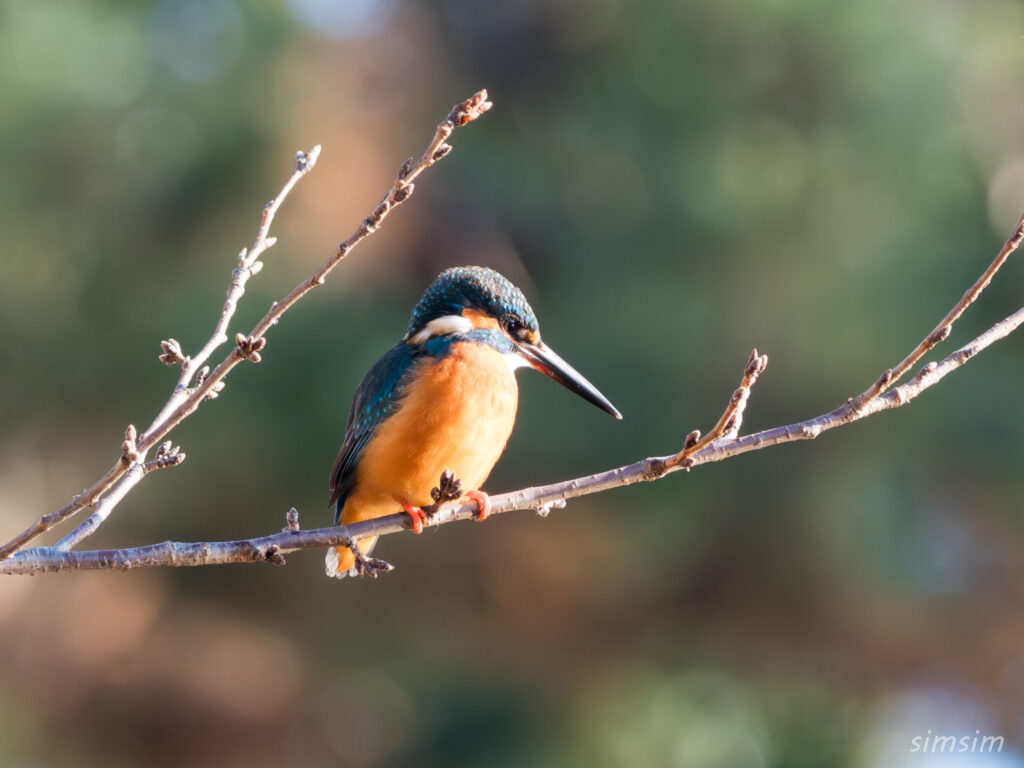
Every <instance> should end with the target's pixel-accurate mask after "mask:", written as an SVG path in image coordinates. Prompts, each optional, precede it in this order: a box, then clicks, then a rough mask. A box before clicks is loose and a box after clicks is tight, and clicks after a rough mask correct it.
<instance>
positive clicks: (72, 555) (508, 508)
mask: <svg viewBox="0 0 1024 768" xmlns="http://www.w3.org/2000/svg"><path fill="white" fill-rule="evenodd" d="M1022 324H1024V308H1021V309H1019V310H1018V311H1017V312H1015V313H1014V314H1013V315H1010V316H1009V317H1008V318H1006V319H1005V320H1002V321H1001V322H999V323H996V324H995V325H994V326H992V327H991V328H989V329H988V330H987V331H985V333H983V334H981V335H980V336H978V337H977V338H976V339H974V340H973V341H971V342H970V343H969V344H966V345H965V346H963V347H960V349H958V350H956V351H955V352H953V353H952V354H950V355H949V356H948V357H946V358H945V359H943V360H942V361H941V362H938V363H934V362H932V363H928V364H927V365H925V366H924V367H923V368H922V369H921V370H920V372H919V373H918V374H917V375H916V376H915V377H914V378H913V379H911V380H910V381H909V382H907V383H906V384H904V385H902V386H899V387H896V388H894V389H892V390H891V391H889V392H887V393H885V394H884V395H881V396H879V397H877V398H876V399H875V400H873V401H872V402H871V403H870V404H868V405H867V406H866V407H863V408H855V407H854V398H851V399H849V400H847V402H846V403H844V404H843V405H841V406H840V407H839V408H836V409H835V410H834V411H831V412H829V413H826V414H822V415H821V416H817V417H815V418H813V419H808V420H806V421H801V422H797V423H795V424H787V425H786V426H783V427H776V428H775V429H768V430H764V431H762V432H756V433H754V434H750V435H745V436H743V437H735V436H730V435H729V434H728V430H727V429H722V430H721V433H722V434H721V436H720V437H718V438H717V439H714V440H712V441H710V442H706V443H704V446H703V447H702V448H700V449H699V450H690V451H689V452H688V453H687V449H688V448H693V446H694V445H696V442H695V439H694V438H692V437H691V436H692V434H693V433H690V435H688V436H687V440H685V441H684V446H683V450H681V451H680V452H679V453H676V454H672V455H670V456H662V457H654V458H649V459H643V460H642V461H638V462H635V463H633V464H628V465H626V466H622V467H617V468H615V469H611V470H608V471H606V472H600V473H598V474H595V475H588V476H586V477H579V478H576V479H574V480H566V481H563V482H560V483H553V484H551V485H543V486H538V487H534V488H523V489H521V490H518V491H513V492H511V493H503V494H500V495H495V496H491V515H497V514H502V513H505V512H513V511H516V510H527V509H532V510H536V511H537V512H538V513H539V514H541V515H545V516H546V515H547V513H548V511H550V509H551V508H552V507H561V506H564V503H565V502H566V501H567V500H569V499H573V498H577V497H580V496H587V495H590V494H593V493H601V492H602V491H607V490H610V489H612V488H619V487H621V486H624V485H632V484H633V483H642V482H650V481H654V480H659V479H661V478H662V477H665V476H666V475H668V474H671V473H673V472H677V471H679V470H680V469H689V468H691V467H695V466H699V465H701V464H709V463H711V462H714V461H723V460H725V459H729V458H732V457H733V456H738V455H740V454H741V453H748V452H750V451H756V450H761V449H763V448H768V447H770V446H773V445H781V444H783V443H792V442H795V441H797V440H812V439H814V438H816V437H817V436H818V435H820V434H821V433H822V432H825V431H827V430H829V429H834V428H835V427H839V426H842V425H843V424H849V423H850V422H853V421H857V420H859V419H863V418H866V417H867V416H870V415H872V414H875V413H879V412H881V411H883V410H887V409H890V408H899V407H902V406H904V405H906V404H907V403H909V402H911V401H912V400H913V399H914V398H916V397H917V396H918V395H919V394H921V393H922V392H923V391H924V390H926V389H928V388H929V387H932V386H934V385H935V384H937V383H938V382H939V381H941V380H942V379H943V378H944V377H945V376H947V375H948V374H949V373H951V372H953V371H954V370H956V369H957V368H959V367H961V366H963V365H964V364H965V363H967V361H968V360H970V359H971V358H973V357H974V356H975V355H977V354H978V353H979V352H981V351H982V350H984V349H986V348H987V347H989V346H991V345H992V344H994V343H995V342H997V341H999V340H1000V339H1003V338H1005V337H1006V336H1008V335H1009V334H1011V333H1012V332H1013V331H1015V330H1016V329H1017V328H1019V327H1020V326H1021V325H1022ZM756 352H757V350H755V351H754V353H752V354H751V356H750V360H749V361H748V364H747V367H746V369H745V371H744V377H743V381H744V382H747V381H748V379H749V380H750V381H749V384H748V385H747V386H746V387H744V386H743V385H742V384H741V387H740V389H738V390H737V393H735V394H734V395H733V397H732V398H730V401H729V403H730V404H729V406H728V407H727V408H726V415H725V416H723V419H725V420H726V421H728V419H729V413H730V411H732V412H733V413H735V412H736V410H737V406H738V402H737V401H738V400H739V401H740V402H746V399H747V397H749V393H750V385H752V384H753V381H754V380H756V375H753V376H751V375H750V374H751V373H752V369H753V368H759V370H758V371H757V373H758V374H759V373H760V372H762V371H763V370H764V365H765V363H766V359H765V358H763V357H758V356H757V354H756ZM762 360H764V361H765V362H760V361H762ZM744 389H745V390H746V394H745V396H742V397H741V398H739V397H737V395H738V394H739V393H741V392H743V390H744ZM722 423H723V420H722V419H720V420H719V423H718V425H716V428H715V429H713V430H712V431H711V432H710V433H709V436H710V435H711V434H713V433H714V432H715V431H716V430H717V429H718V427H719V426H720V425H722ZM691 441H693V442H692V444H691V445H687V443H688V442H691ZM680 456H683V458H685V459H686V460H685V461H683V460H681V459H680ZM477 511H478V510H477V505H476V502H471V503H469V504H458V503H454V504H445V505H443V506H441V508H440V509H439V510H438V511H437V512H436V513H435V514H434V515H433V516H431V517H428V518H427V521H426V523H425V525H426V526H427V527H429V526H441V525H447V524H448V523H454V522H456V521H459V520H470V519H472V518H473V517H474V516H475V515H476V513H477ZM287 522H288V524H287V526H286V527H285V528H284V530H283V531H281V533H275V534H272V535H269V536H261V537H258V538H252V539H240V540H238V541H213V542H188V543H186V542H173V541H165V542H163V543H161V544H151V545H149V546H144V547H132V548H127V549H113V550H110V549H108V550H93V551H79V552H74V551H72V552H67V551H61V550H58V549H56V548H52V547H38V548H35V549H29V550H25V551H22V552H19V553H17V554H16V555H14V556H13V557H10V558H8V559H7V560H4V561H0V574H6V575H18V574H33V573H44V572H57V571H65V570H118V571H125V570H130V569H132V568H152V567H157V566H179V567H180V566H196V565H223V564H226V563H253V562H269V563H272V564H274V565H284V563H285V559H284V555H286V554H288V553H290V552H295V551H298V550H303V549H318V548H322V547H330V546H338V545H344V544H347V543H348V542H350V541H354V540H356V541H357V540H359V539H362V538H365V537H370V536H386V535H388V534H392V533H398V532H399V531H402V530H406V529H410V528H411V527H412V526H411V523H410V521H409V516H408V515H406V514H405V513H404V512H399V513H396V514H394V515H387V516H386V517H379V518H376V519H373V520H365V521H362V522H359V523H353V524H352V525H343V526H336V527H332V528H313V529H309V530H300V529H299V527H298V518H297V514H296V513H295V511H294V510H291V511H289V513H288V516H287Z"/></svg>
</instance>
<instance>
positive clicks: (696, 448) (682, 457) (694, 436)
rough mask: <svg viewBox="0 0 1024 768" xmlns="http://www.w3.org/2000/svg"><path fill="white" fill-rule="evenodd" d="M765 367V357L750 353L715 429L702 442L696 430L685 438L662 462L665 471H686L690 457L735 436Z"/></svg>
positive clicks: (689, 464) (691, 460) (766, 363)
mask: <svg viewBox="0 0 1024 768" xmlns="http://www.w3.org/2000/svg"><path fill="white" fill-rule="evenodd" d="M767 367H768V355H759V354H757V349H756V348H755V349H754V350H753V351H752V352H751V353H750V357H748V358H747V365H746V367H745V368H744V369H743V378H742V379H741V380H740V385H739V387H738V388H737V389H736V391H735V392H733V393H732V397H730V398H729V403H728V405H726V406H725V410H724V411H723V412H722V416H721V418H719V419H718V422H717V423H716V424H715V426H713V427H712V428H711V431H710V432H708V433H707V434H706V435H705V436H704V437H703V438H702V437H701V436H700V430H696V429H695V430H694V431H693V432H691V433H690V434H688V435H687V436H686V439H685V440H684V441H683V448H682V450H681V451H679V453H677V454H676V455H675V456H672V457H670V458H669V459H667V460H666V463H665V468H666V469H679V468H682V469H688V468H689V467H692V466H693V464H694V462H693V456H694V454H697V453H700V452H701V451H702V450H704V449H705V448H706V447H707V446H709V445H711V443H713V442H715V440H718V439H720V438H722V437H726V436H732V437H735V436H736V435H738V434H739V431H740V426H741V424H742V422H743V411H744V410H745V409H746V407H747V400H748V398H749V397H750V389H751V387H753V386H754V384H755V383H756V382H757V377H758V376H760V375H761V374H762V373H764V369H765V368H767Z"/></svg>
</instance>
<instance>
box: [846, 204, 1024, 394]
mask: <svg viewBox="0 0 1024 768" xmlns="http://www.w3.org/2000/svg"><path fill="white" fill-rule="evenodd" d="M1022 240H1024V216H1021V217H1020V219H1019V220H1018V221H1017V226H1016V227H1014V229H1013V233H1012V234H1011V235H1010V237H1009V238H1007V240H1006V242H1005V243H1003V247H1002V248H1000V249H999V253H997V254H996V257H995V258H994V259H993V260H992V263H991V264H989V265H988V267H987V268H986V269H985V271H984V272H982V273H981V277H979V278H978V279H977V280H976V281H975V282H974V285H972V286H971V287H970V288H968V289H967V292H966V293H964V295H963V296H961V297H960V301H958V302H957V303H956V304H954V305H953V308H952V309H951V310H949V312H948V313H947V314H946V316H945V317H944V318H942V320H940V321H939V324H938V325H937V326H935V329H934V330H933V331H932V332H931V333H929V334H928V335H927V336H925V337H924V339H923V340H922V341H921V343H920V344H918V345H917V346H916V347H915V348H914V351H913V352H911V353H910V354H909V355H907V356H906V357H905V358H903V359H902V360H901V361H900V362H899V363H898V364H897V365H896V367H895V368H891V369H889V370H887V371H884V372H883V373H882V375H881V376H879V377H878V379H877V380H876V381H875V383H874V384H872V385H871V386H870V387H868V388H867V389H866V390H864V392H862V393H861V394H859V395H857V397H855V398H854V399H853V406H854V408H856V409H861V408H864V407H865V406H867V404H868V403H870V402H871V401H872V400H874V399H875V398H876V397H878V396H879V395H881V394H882V393H883V392H885V391H886V390H887V389H888V388H889V387H891V386H893V385H894V384H895V383H896V382H897V381H899V380H900V378H902V376H903V374H905V373H906V372H907V371H909V370H910V369H911V368H913V367H914V364H915V363H916V362H917V361H918V360H920V359H921V358H922V357H924V356H925V355H926V354H928V352H929V351H930V350H932V349H933V348H935V347H936V346H938V345H939V344H941V343H942V342H943V341H945V340H946V339H947V338H948V337H949V334H950V332H951V331H952V330H953V323H955V322H956V321H957V319H958V318H959V317H960V315H962V314H963V313H964V310H965V309H967V308H968V307H969V306H971V304H973V303H974V301H975V300H976V299H977V298H978V297H979V296H980V295H981V292H982V291H983V290H985V288H986V287H987V286H988V284H989V283H991V282H992V278H993V277H995V274H996V272H998V271H999V268H1000V267H1001V266H1003V264H1004V262H1005V261H1006V260H1007V259H1008V258H1010V254H1011V253H1013V252H1014V251H1016V250H1017V248H1018V247H1019V246H1020V244H1021V241H1022Z"/></svg>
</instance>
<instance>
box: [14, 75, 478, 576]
mask: <svg viewBox="0 0 1024 768" xmlns="http://www.w3.org/2000/svg"><path fill="white" fill-rule="evenodd" d="M490 107H491V102H490V101H488V100H487V91H484V90H482V91H479V92H478V93H476V94H474V95H473V96H472V97H470V98H469V99H467V100H466V101H463V102H461V103H459V104H456V105H455V107H454V108H453V109H452V110H451V112H449V114H448V116H447V117H446V118H445V119H444V120H442V121H441V122H440V124H438V126H437V129H436V131H435V132H434V137H433V139H432V140H431V141H430V143H429V145H428V146H427V149H426V150H425V151H424V152H423V154H422V155H421V156H420V159H419V160H417V161H416V162H415V163H414V162H413V160H412V158H409V159H408V160H406V161H405V163H403V164H402V166H401V168H399V169H398V174H397V176H396V178H395V181H394V183H393V184H392V186H391V189H389V190H388V192H387V193H386V194H385V195H384V197H383V199H382V200H381V201H380V203H378V204H377V206H376V207H375V208H374V209H373V211H371V213H370V215H369V216H367V217H366V218H365V219H363V221H362V222H361V223H360V224H359V227H358V228H357V229H356V231H355V232H354V233H353V234H352V235H351V236H350V237H349V238H348V239H347V240H345V241H343V242H342V243H341V244H340V245H339V246H338V248H337V250H336V251H335V252H334V253H333V254H332V255H331V256H330V258H328V259H327V261H326V262H324V264H323V265H321V266H320V268H319V269H317V270H316V271H315V272H314V273H313V274H312V275H311V276H310V277H309V278H307V279H306V280H304V281H302V282H301V283H299V285H297V286H296V287H295V288H294V289H292V291H291V292H290V293H288V294H287V295H286V296H285V297H284V298H282V299H281V300H279V301H275V302H274V303H273V304H272V305H271V306H270V309H269V310H268V311H267V313H266V315H264V316H263V319H262V320H260V321H259V322H258V323H257V324H256V326H255V327H254V328H253V329H252V331H250V332H249V333H248V334H245V335H243V334H238V335H237V336H236V345H235V348H234V349H233V350H232V351H231V352H230V353H229V354H228V356H227V357H226V358H224V360H223V361H221V363H220V364H219V365H217V367H216V368H214V369H213V370H212V371H209V370H208V369H206V368H205V367H200V366H202V365H203V364H204V363H205V362H206V360H207V359H209V357H210V356H211V355H212V354H213V352H214V351H215V350H216V349H217V348H218V347H219V346H220V345H221V344H223V343H224V342H225V341H227V328H228V325H229V323H230V321H231V318H232V317H233V316H234V312H235V307H236V306H237V303H238V300H239V299H240V298H241V296H242V295H243V293H244V292H245V284H246V282H247V281H248V280H249V278H250V277H252V276H253V275H255V274H256V273H257V272H259V270H260V267H261V266H262V265H261V264H260V262H258V261H257V259H258V258H259V256H260V255H262V253H263V252H264V251H266V249H267V248H270V247H271V246H273V245H274V243H275V242H276V239H275V238H272V237H268V235H269V232H270V226H271V224H272V223H273V220H274V216H275V215H276V213H277V210H278V209H279V208H280V206H281V203H283V202H284V199H285V197H287V195H288V193H289V192H290V191H291V190H292V188H293V187H294V186H295V184H296V183H298V181H299V179H300V178H302V176H304V175H305V174H306V173H308V172H309V171H310V170H311V169H312V167H313V166H314V164H315V163H316V160H317V157H318V156H319V153H320V147H319V145H318V146H316V147H314V148H313V149H312V150H311V151H310V152H309V153H308V154H307V153H305V152H299V153H298V154H297V156H296V163H295V169H294V171H293V172H292V174H291V176H289V178H288V181H287V182H285V185H284V187H283V188H282V189H281V192H280V193H278V195H277V197H275V198H274V199H273V200H271V201H270V202H269V203H268V204H267V205H266V207H265V208H264V209H263V217H262V220H261V222H260V227H259V229H258V230H257V234H256V240H255V241H254V242H253V245H252V247H250V248H249V249H248V250H245V249H243V250H242V251H241V252H240V253H239V255H238V266H237V268H236V269H235V270H234V271H233V272H232V279H231V284H230V286H229V287H228V295H227V301H226V302H225V303H224V307H223V310H222V312H221V316H220V319H219V320H218V322H217V326H216V328H215V329H214V333H213V335H212V336H211V337H210V340H209V341H208V342H207V343H206V344H205V345H204V346H203V348H202V349H201V350H200V351H199V353H198V354H197V355H196V356H195V357H194V358H189V357H187V356H185V355H184V354H183V353H182V351H181V347H180V345H179V344H178V342H177V341H175V340H174V339H169V340H167V341H165V342H163V343H162V344H161V348H162V349H163V354H161V355H160V360H161V362H163V363H166V364H168V365H180V366H181V369H182V371H181V376H180V377H179V379H178V384H177V385H176V386H175V388H174V392H173V393H172V394H171V397H170V398H169V399H168V401H167V403H166V404H165V405H164V406H163V408H161V409H160V412H159V413H158V414H157V416H156V418H154V419H153V422H152V424H150V426H149V427H148V428H147V429H146V431H145V432H144V433H143V435H142V436H141V437H139V438H138V439H137V440H136V439H135V437H134V436H133V437H132V438H131V440H130V441H129V440H128V438H127V437H126V440H125V444H126V447H125V448H124V450H123V451H122V455H121V457H120V458H119V459H118V461H116V462H115V463H114V465H113V466H112V467H111V468H110V469H109V470H107V472H106V473H105V474H104V475H103V476H102V477H101V478H100V479H99V480H97V481H96V482H95V483H93V484H92V485H91V486H90V487H89V488H87V489H85V490H84V491H82V493H80V494H78V495H77V496H75V497H74V498H73V499H72V500H71V501H69V502H68V503H67V504H65V505H64V506H63V507H61V508H60V509H58V510H56V511H55V512H51V513H49V514H47V515H44V516H43V517H41V518H39V519H38V520H36V522H35V523H33V524H32V525H30V526H29V527H28V528H26V529H25V530H24V531H22V532H21V533H19V534H18V535H17V536H15V537H14V538H13V539H11V540H10V541H8V542H7V543H6V544H3V545H0V560H2V559H4V558H7V557H10V556H11V555H12V554H13V553H14V552H17V551H18V550H19V549H21V548H22V547H23V546H25V544H27V543H28V542H30V541H32V540H33V539H35V538H36V537H37V536H39V535H41V534H43V533H45V532H46V531H48V530H50V529H51V528H53V527H54V526H56V525H58V524H60V523H61V522H63V521H64V520H66V519H67V518H69V517H71V516H72V515H74V514H76V513H77V512H79V511H80V510H82V509H84V508H85V507H93V509H94V511H93V514H92V515H91V516H90V517H89V518H88V519H87V520H86V521H85V522H84V523H82V524H81V525H80V526H79V527H78V528H77V529H75V530H74V531H72V532H71V534H69V535H68V536H65V537H64V539H62V540H61V542H60V543H59V546H61V547H63V548H66V549H70V548H71V547H72V546H74V545H75V544H77V543H78V542H79V541H81V540H82V539H84V538H85V537H86V536H88V535H90V534H91V533H93V532H94V531H95V530H96V529H97V528H98V527H99V526H100V525H101V524H102V523H103V522H104V521H105V520H106V519H107V517H108V516H109V515H110V513H111V511H112V510H113V508H114V506H116V505H117V503H118V502H119V501H120V500H121V499H123V498H124V496H125V495H127V494H128V492H129V491H131V489H132V488H134V487H135V485H137V484H138V483H139V481H140V480H142V478H143V477H145V475H146V474H147V473H146V471H145V464H144V462H145V457H146V453H147V452H148V451H149V450H150V449H151V448H152V447H153V446H154V445H156V444H157V443H158V442H159V441H161V440H162V439H163V438H164V437H165V436H166V435H167V434H168V433H169V432H170V431H171V430H172V429H173V428H174V427H176V426H177V425H178V424H180V423H181V422H182V421H184V420H185V419H186V418H188V416H190V415H191V414H192V413H194V412H195V411H196V409H198V408H199V406H200V404H201V403H202V402H203V400H206V399H212V398H214V397H216V396H217V393H218V392H219V391H220V389H222V388H223V386H224V383H223V379H224V378H225V377H226V376H227V375H228V373H229V372H230V371H231V370H232V369H233V368H234V367H235V366H236V365H238V363H240V362H241V361H242V360H246V359H248V360H251V361H252V362H259V360H260V350H261V349H262V348H263V346H264V345H265V344H266V339H265V338H264V337H265V334H266V333H267V331H268V330H269V329H270V327H271V326H273V325H275V324H276V323H277V322H278V320H280V319H281V316H282V315H284V313H285V312H286V311H287V310H288V309H289V308H290V307H291V306H292V305H294V304H295V302H297V301H298V300H299V299H301V298H302V297H303V296H305V295H306V294H307V293H308V292H309V291H311V290H313V289H314V288H315V287H317V286H318V285H323V283H324V281H325V279H326V277H327V275H328V274H329V273H330V272H331V270H333V269H334V267H336V266H337V265H338V263H339V262H340V261H341V260H342V259H343V258H345V256H347V255H348V254H349V252H351V251H352V249H353V248H355V247H356V246H357V245H358V244H359V243H360V242H362V241H363V240H364V239H365V238H366V237H367V236H369V235H371V234H372V233H373V232H376V231H377V229H378V228H379V227H380V225H381V223H382V222H383V220H384V218H385V217H386V216H387V214H388V213H389V212H390V211H391V210H392V209H393V208H394V207H395V206H397V205H399V204H401V203H402V202H404V201H405V200H408V199H409V196H410V195H411V194H412V192H413V189H414V185H413V180H414V179H415V178H416V177H417V176H419V175H420V174H421V173H422V172H423V171H424V170H426V169H427V168H429V167H430V166H432V165H434V163H436V162H437V161H438V160H440V159H441V158H443V157H444V156H445V155H447V154H448V153H449V152H450V151H451V145H449V144H447V143H446V142H447V140H448V139H449V138H450V137H451V135H452V132H453V131H454V130H455V129H456V128H458V127H460V126H463V125H465V124H466V123H468V122H470V121H472V120H475V119H476V118H478V117H479V116H480V115H482V114H483V113H484V112H486V111H487V110H488V109H490ZM193 377H195V384H194V386H191V387H190V386H189V384H190V382H191V381H192V378H193ZM129 430H130V431H131V432H132V433H134V431H135V428H134V427H129ZM129 442H130V443H131V445H130V446H128V443H129ZM129 448H130V450H129ZM115 484H117V485H116V488H115V487H114V486H115ZM103 499H107V501H106V502H104V500H103Z"/></svg>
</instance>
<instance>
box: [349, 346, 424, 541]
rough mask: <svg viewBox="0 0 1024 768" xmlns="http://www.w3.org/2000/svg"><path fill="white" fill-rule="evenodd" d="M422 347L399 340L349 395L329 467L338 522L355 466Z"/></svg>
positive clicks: (391, 409)
mask: <svg viewBox="0 0 1024 768" xmlns="http://www.w3.org/2000/svg"><path fill="white" fill-rule="evenodd" d="M422 351H423V350H422V349H421V348H419V347H415V346H413V345H411V344H406V343H405V342H402V341H400V342H399V343H398V344H396V345H395V346H393V347H392V348H391V349H389V350H388V351H387V352H385V353H384V356H383V357H381V359H380V360H378V361H377V362H376V363H374V364H373V367H372V368H370V370H369V372H368V373H367V374H366V377H365V378H364V379H363V383H362V384H360V385H359V388H358V389H357V390H356V394H355V396H354V397H353V398H352V410H351V411H350V412H349V415H348V426H347V428H346V431H345V441H344V442H343V443H342V445H341V451H340V452H339V453H338V458H337V459H335V461H334V469H332V470H331V500H330V502H329V503H330V504H336V505H337V506H336V508H335V513H334V523H335V525H337V524H338V520H339V518H340V516H341V509H342V507H344V506H345V497H346V496H347V495H348V494H349V492H350V491H351V490H352V487H353V486H354V485H355V482H356V467H357V466H358V464H359V459H360V457H361V456H362V455H363V450H364V449H365V448H366V446H367V444H368V443H369V442H370V439H371V438H372V437H373V434H374V432H376V430H377V428H378V427H379V426H380V425H381V424H382V423H384V421H386V420H387V419H388V418H389V417H390V416H391V415H392V414H393V413H394V412H395V410H396V409H397V407H398V404H399V402H400V401H401V399H402V396H403V394H404V389H405V383H406V378H407V375H408V373H409V371H410V369H411V368H412V365H413V363H414V362H415V360H416V358H417V357H418V356H419V355H420V354H421V353H422Z"/></svg>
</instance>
